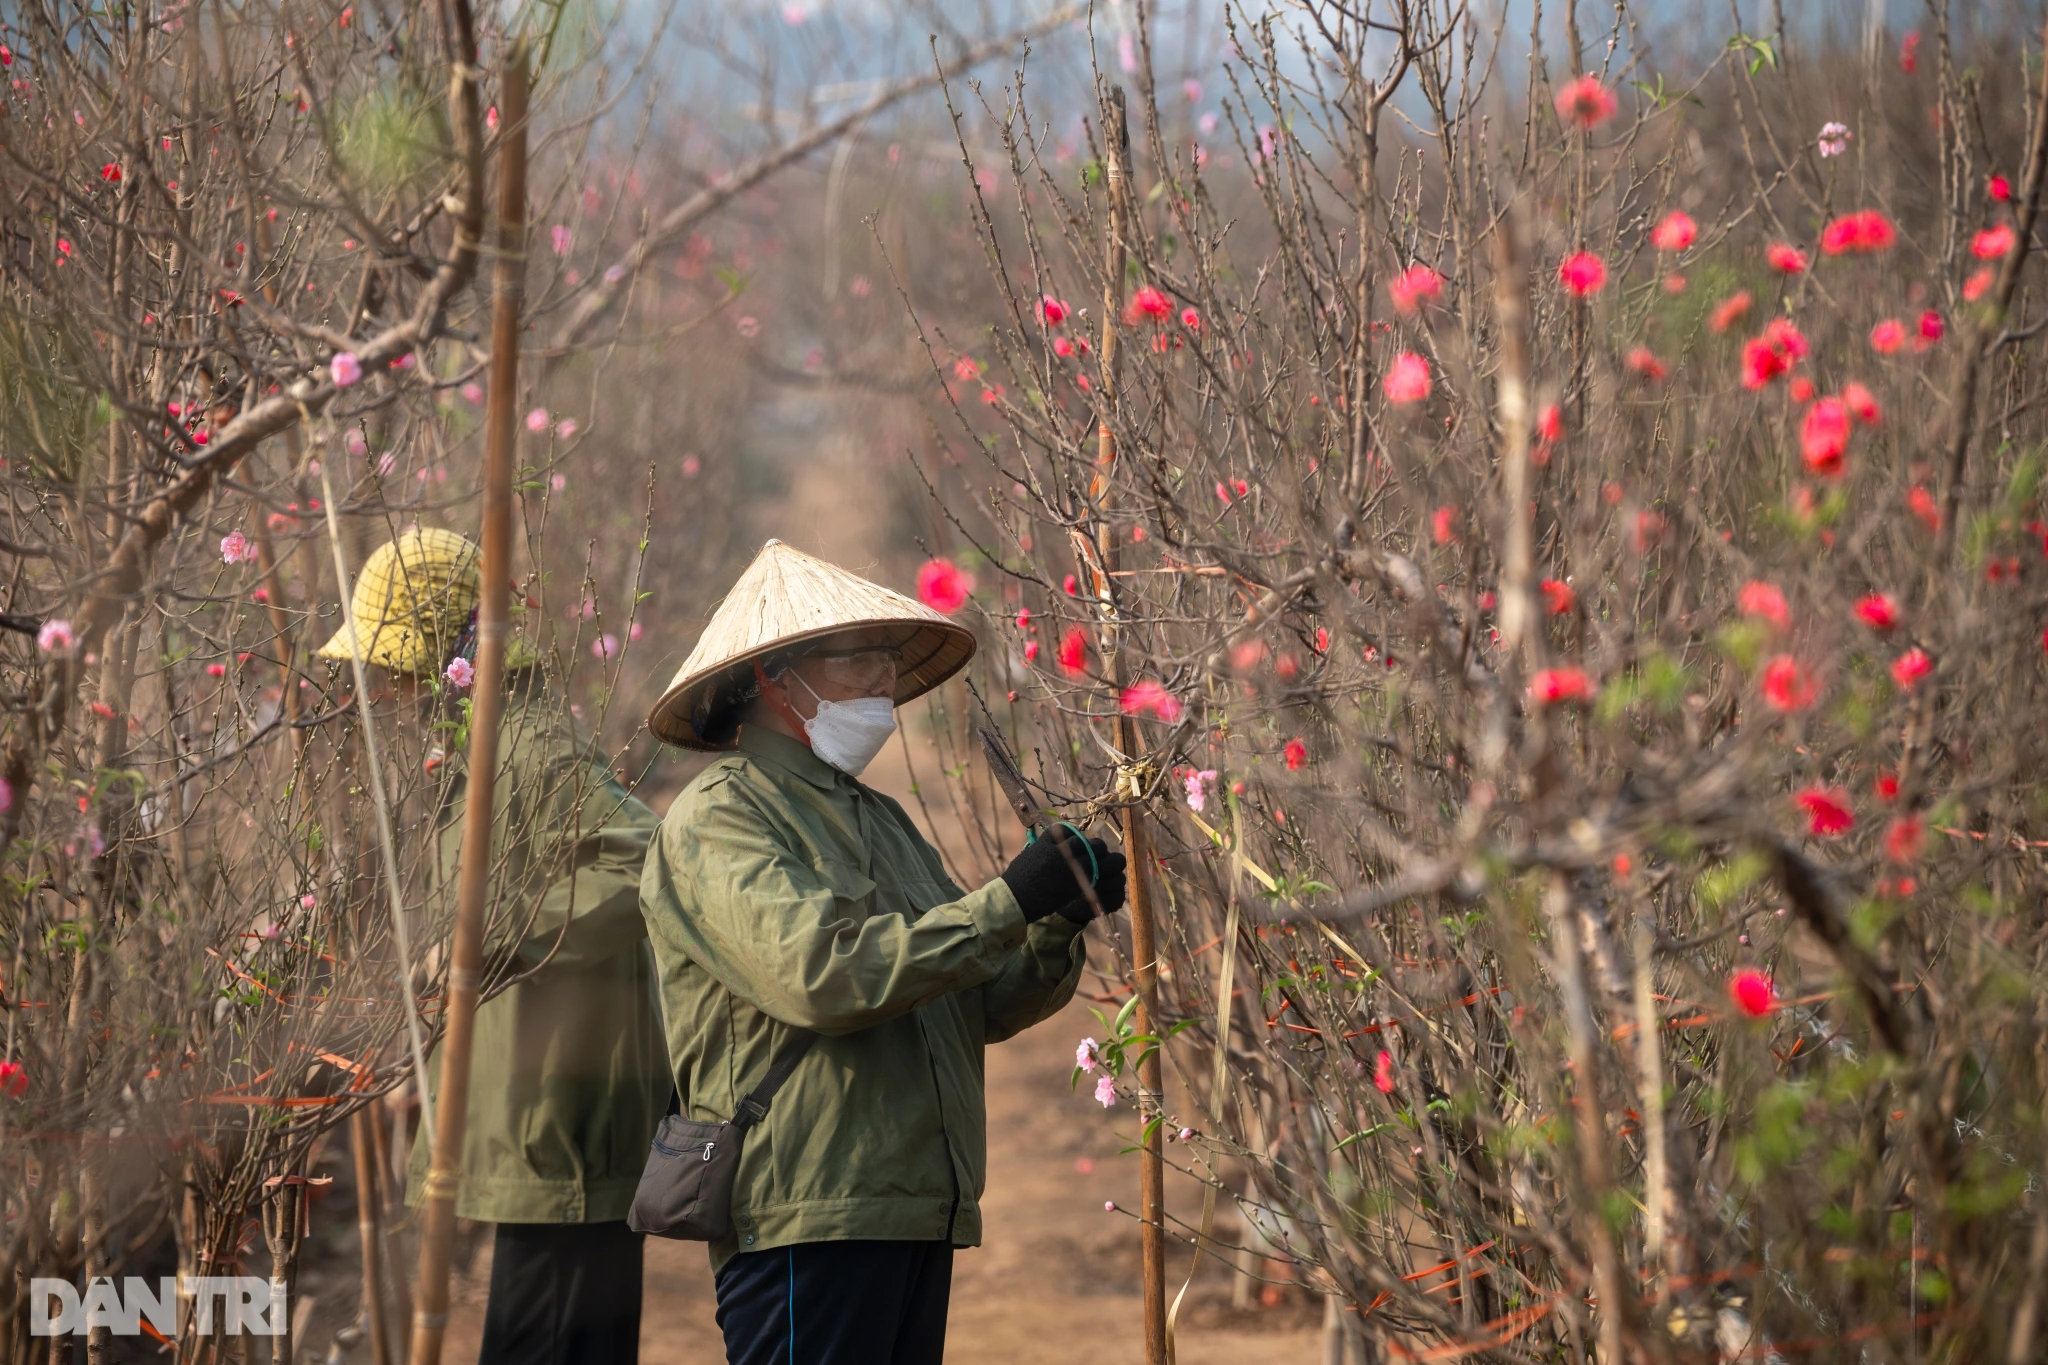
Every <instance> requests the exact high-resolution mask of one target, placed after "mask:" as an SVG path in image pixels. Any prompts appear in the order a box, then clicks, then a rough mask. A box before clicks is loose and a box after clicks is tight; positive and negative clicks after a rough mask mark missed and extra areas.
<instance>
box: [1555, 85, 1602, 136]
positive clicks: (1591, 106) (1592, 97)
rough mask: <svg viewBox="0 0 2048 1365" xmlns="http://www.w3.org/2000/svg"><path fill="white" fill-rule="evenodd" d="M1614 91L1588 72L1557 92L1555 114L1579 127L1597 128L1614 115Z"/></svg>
mask: <svg viewBox="0 0 2048 1365" xmlns="http://www.w3.org/2000/svg"><path fill="white" fill-rule="evenodd" d="M1616 107H1617V106H1616V104H1615V100H1614V92H1613V91H1612V90H1609V89H1608V88H1607V87H1606V86H1604V85H1602V84H1600V78H1599V77H1598V76H1595V75H1592V74H1590V73H1588V74H1587V75H1584V76H1581V77H1579V78H1578V79H1577V80H1574V81H1571V82H1569V83H1568V84H1566V85H1565V86H1564V87H1563V88H1561V89H1560V90H1559V91H1558V92H1557V116H1558V117H1559V118H1561V119H1563V120H1564V121H1565V122H1566V123H1576V124H1578V125H1579V127H1581V128H1597V127H1599V126H1600V125H1601V124H1603V123H1605V122H1607V120H1608V119H1610V118H1612V117H1614V111H1615V109H1616Z"/></svg>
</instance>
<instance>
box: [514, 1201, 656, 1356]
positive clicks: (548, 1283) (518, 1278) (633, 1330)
mask: <svg viewBox="0 0 2048 1365" xmlns="http://www.w3.org/2000/svg"><path fill="white" fill-rule="evenodd" d="M642 1240H643V1239H642V1238H641V1236H640V1234H639V1233H637V1232H633V1231H631V1230H630V1229H628V1228H627V1227H626V1225H625V1224H624V1223H622V1222H621V1223H500V1224H498V1237H497V1241H496V1243H495V1244H494V1249H493V1251H492V1253H491V1300H490V1303H489V1305H488V1306H487V1307H486V1308H485V1309H484V1344H483V1349H482V1350H481V1351H480V1352H478V1353H477V1362H478V1365H622V1363H623V1365H632V1362H634V1361H637V1360H638V1359H639V1358H640V1249H641V1242H642Z"/></svg>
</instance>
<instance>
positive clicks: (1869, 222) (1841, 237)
mask: <svg viewBox="0 0 2048 1365" xmlns="http://www.w3.org/2000/svg"><path fill="white" fill-rule="evenodd" d="M1897 240H1898V233H1897V232H1896V231H1895V230H1894V229H1893V227H1892V224H1891V220H1890V219H1889V218H1887V217H1885V216H1884V215H1883V214H1882V213H1879V212H1878V211H1877V210H1876V209H1863V210H1861V211H1860V212H1857V213H1847V214H1844V215H1842V216H1841V217H1840V218H1837V219H1835V220H1834V221H1833V222H1831V223H1829V224H1828V225H1827V226H1826V227H1825V228H1823V229H1822V230H1821V234H1820V249H1821V250H1822V251H1824V252H1826V253H1827V254H1828V255H1830V256H1839V255H1841V254H1842V253H1844V252H1847V251H1859V252H1866V251H1886V250H1889V249H1890V248H1891V246H1892V244H1893V243H1894V242H1896V241H1897Z"/></svg>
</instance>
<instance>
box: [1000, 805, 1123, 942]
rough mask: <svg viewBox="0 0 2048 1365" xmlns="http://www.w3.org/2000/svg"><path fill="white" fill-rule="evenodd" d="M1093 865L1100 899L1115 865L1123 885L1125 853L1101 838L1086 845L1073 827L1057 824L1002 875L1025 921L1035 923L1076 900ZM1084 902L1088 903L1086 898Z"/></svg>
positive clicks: (1027, 845) (1013, 861) (1011, 863)
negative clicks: (1111, 850)
mask: <svg viewBox="0 0 2048 1365" xmlns="http://www.w3.org/2000/svg"><path fill="white" fill-rule="evenodd" d="M1091 855H1092V856H1091ZM1091 867H1093V868H1095V869H1096V880H1095V885H1096V888H1097V890H1096V896H1097V898H1098V899H1099V898H1100V897H1101V895H1102V891H1101V888H1102V886H1103V883H1104V880H1105V879H1106V878H1108V877H1109V876H1110V875H1111V869H1112V868H1114V869H1115V878H1116V881H1117V883H1118V884H1119V886H1121V884H1122V881H1123V872H1124V857H1123V855H1122V854H1121V853H1112V852H1110V851H1109V845H1107V844H1105V843H1103V842H1102V840H1100V839H1090V840H1088V841H1087V844H1086V845H1085V846H1083V844H1082V843H1081V841H1080V840H1078V839H1076V838H1075V837H1074V833H1073V831H1072V830H1070V829H1068V828H1067V827H1066V826H1064V825H1055V826H1053V827H1052V828H1051V829H1050V830H1047V831H1046V832H1045V833H1044V834H1042V835H1040V836H1039V837H1038V839H1037V840H1035V841H1034V842H1032V843H1028V844H1026V845H1024V851H1023V852H1022V853H1019V854H1018V855H1017V856H1016V857H1015V858H1013V859H1011V860H1010V865H1009V866H1008V867H1006V868H1004V869H1003V872H1002V878H1003V883H1004V885H1006V886H1008V887H1009V888H1010V894H1011V895H1013V896H1015V897H1016V898H1017V905H1018V908H1019V909H1021V910H1023V912H1024V920H1025V922H1026V923H1027V924H1035V923H1037V922H1038V921H1039V920H1042V919H1044V918H1045V917H1046V916H1047V915H1051V914H1055V913H1058V912H1060V911H1062V910H1064V909H1065V908H1066V906H1067V905H1068V904H1069V903H1070V902H1072V901H1073V900H1074V899H1075V893H1077V892H1078V891H1080V890H1081V888H1082V887H1084V886H1086V885H1088V869H1089V868H1091ZM1119 903H1121V892H1119ZM1082 904H1083V905H1084V906H1085V905H1086V904H1087V901H1086V898H1085V897H1084V898H1083V899H1082Z"/></svg>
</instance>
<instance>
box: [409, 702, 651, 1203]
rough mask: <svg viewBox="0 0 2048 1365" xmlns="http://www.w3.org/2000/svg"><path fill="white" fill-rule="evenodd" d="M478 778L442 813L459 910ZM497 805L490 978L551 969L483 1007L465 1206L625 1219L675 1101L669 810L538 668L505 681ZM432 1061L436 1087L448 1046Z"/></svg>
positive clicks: (447, 882)
mask: <svg viewBox="0 0 2048 1365" xmlns="http://www.w3.org/2000/svg"><path fill="white" fill-rule="evenodd" d="M458 762H459V760H458ZM467 790H468V783H467V777H466V774H464V773H462V772H460V771H459V770H458V771H457V772H456V773H455V774H454V775H453V776H452V777H451V779H450V781H449V784H448V787H447V790H446V793H445V795H444V799H443V801H442V805H441V808H440V813H439V816H438V819H437V824H438V826H439V830H440V835H439V838H440V848H439V854H440V857H439V864H440V865H439V867H438V868H437V869H436V872H437V875H438V876H439V878H440V884H441V886H442V887H443V888H444V889H445V892H446V895H447V903H448V905H449V906H450V908H452V905H453V897H454V892H453V888H454V885H455V881H456V874H457V869H458V867H459V860H460V857H461V850H462V821H463V810H464V807H465V805H466V801H465V796H466V794H467ZM493 805H495V806H496V807H497V820H496V824H495V828H494V831H493V838H492V859H491V862H492V879H491V901H490V905H489V909H488V913H489V929H488V931H487V934H486V940H485V941H486V945H487V950H488V951H487V957H486V961H485V968H486V971H485V975H484V980H485V982H486V983H487V984H488V983H489V982H490V981H491V980H492V979H493V978H494V977H496V978H498V979H502V978H503V977H504V976H507V975H511V974H516V973H520V972H525V971H532V970H533V969H534V968H536V967H538V970H537V971H533V975H531V976H530V977H527V978H526V979H524V980H521V981H519V982H518V983H517V984H515V985H513V986H511V987H509V988H507V989H506V990H505V991H504V992H503V993H502V994H499V995H495V996H493V997H491V998H490V999H489V1000H486V1001H485V1002H484V1003H483V1004H482V1005H480V1006H479V1007H478V1008H477V1013H476V1045H475V1053H474V1057H473V1060H472V1061H471V1064H470V1081H469V1121H468V1124H467V1127H466V1131H465V1134H464V1140H463V1153H462V1183H461V1188H460V1192H459V1193H458V1195H457V1196H456V1201H455V1211H456V1212H457V1213H458V1214H459V1215H460V1216H462V1217H464V1218H473V1219H477V1220H480V1221H483V1222H493V1223H604V1222H616V1221H618V1220H621V1219H623V1218H625V1216H626V1210H627V1208H628V1207H629V1206H630V1205H631V1203H632V1201H633V1189H634V1187H635V1185H637V1184H638V1183H639V1179H640V1171H641V1168H642V1167H643V1166H644V1165H645V1164H646V1161H647V1147H648V1144H649V1142H651V1141H652V1140H653V1137H654V1128H655V1125H656V1124H657V1123H659V1122H660V1120H661V1114H662V1110H663V1108H664V1107H665V1106H666V1105H667V1103H668V1095H669V1079H668V1066H667V1058H666V1056H665V1054H664V1049H663V1047H662V1043H661V1018H660V1015H659V1013H658V1012H657V1010H656V1004H655V996H654V967H653V960H652V958H651V956H650V954H649V953H648V951H647V931H646V924H645V921H643V920H642V919H641V917H640V870H641V864H642V862H643V861H644V860H645V858H646V854H647V845H648V842H649V840H650V839H651V838H652V837H653V835H654V831H655V829H656V827H657V826H658V824H659V820H658V818H657V817H656V816H655V814H654V812H653V811H651V810H649V809H648V808H647V807H646V806H645V805H643V804H642V803H641V802H639V801H638V800H636V799H634V798H633V797H632V796H631V795H629V794H628V793H627V791H626V789H625V788H624V787H623V786H621V785H620V784H619V783H618V782H617V781H616V780H615V779H614V778H613V777H612V774H611V771H610V769H609V767H608V766H607V764H606V763H605V758H604V755H603V754H602V753H601V752H599V751H598V750H597V749H596V747H595V745H594V744H593V743H592V742H591V740H590V738H589V736H588V735H587V734H585V733H584V731H583V729H582V727H581V726H579V725H577V724H576V722H575V721H574V720H573V719H572V718H571V717H570V715H569V713H568V708H567V707H565V706H564V705H563V704H562V702H561V700H560V698H558V697H557V696H556V695H555V694H554V693H553V692H552V691H551V690H550V689H548V688H547V687H546V686H545V685H544V684H543V683H542V682H541V681H540V679H539V677H538V674H537V673H536V672H530V671H522V672H521V673H517V674H514V675H513V676H512V677H510V678H508V679H507V680H506V698H505V715H504V721H503V725H502V728H501V730H500V732H499V739H498V781H497V789H496V792H495V793H494V799H493ZM543 964H544V965H543ZM436 1052H438V1049H437V1050H436ZM427 1070H428V1072H429V1074H430V1075H431V1076H432V1078H433V1084H434V1087H435V1089H436V1090H437V1091H438V1089H439V1084H440V1065H439V1060H438V1057H437V1055H436V1053H429V1054H428V1058H427ZM431 1145H432V1135H431V1134H430V1133H427V1132H426V1131H424V1130H422V1131H421V1132H420V1134H419V1136H418V1138H417V1139H416V1140H415V1141H414V1143H413V1150H412V1161H411V1167H410V1170H409V1172H408V1177H409V1178H408V1180H407V1182H406V1183H407V1185H408V1187H409V1188H408V1198H409V1201H410V1202H412V1203H414V1204H417V1203H418V1202H419V1200H420V1197H421V1192H422V1189H423V1187H424V1186H425V1183H426V1175H427V1164H428V1157H429V1148H430V1147H431Z"/></svg>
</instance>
